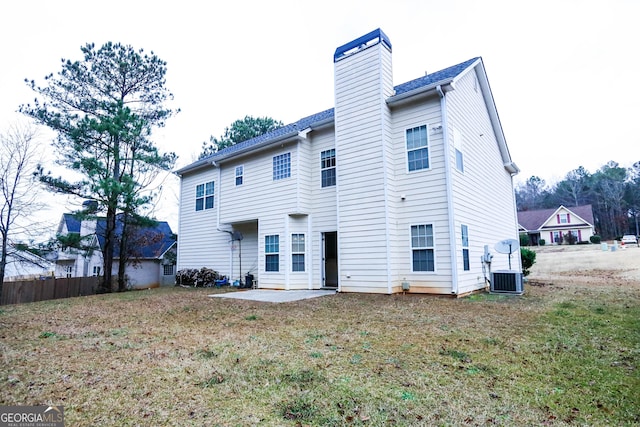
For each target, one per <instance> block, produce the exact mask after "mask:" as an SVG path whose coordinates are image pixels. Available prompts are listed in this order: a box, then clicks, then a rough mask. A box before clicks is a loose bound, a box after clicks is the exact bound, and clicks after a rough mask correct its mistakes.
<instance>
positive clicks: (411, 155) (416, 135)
mask: <svg viewBox="0 0 640 427" xmlns="http://www.w3.org/2000/svg"><path fill="white" fill-rule="evenodd" d="M407 160H408V166H409V171H416V170H420V169H428V168H429V148H428V142H427V126H426V125H422V126H419V127H415V128H412V129H407Z"/></svg>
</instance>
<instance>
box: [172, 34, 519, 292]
mask: <svg viewBox="0 0 640 427" xmlns="http://www.w3.org/2000/svg"><path fill="white" fill-rule="evenodd" d="M334 70H335V74H334V77H335V93H334V96H335V108H333V109H330V110H326V111H322V112H320V113H317V114H314V115H312V116H309V117H305V118H303V119H300V120H298V121H297V122H295V123H291V124H289V125H286V126H283V127H281V128H279V129H277V130H275V131H273V132H270V133H268V134H265V135H262V136H259V137H256V138H254V139H251V140H248V141H244V142H241V143H239V144H236V145H234V146H232V147H228V148H225V149H223V150H220V151H219V152H217V153H215V154H213V155H211V156H209V157H206V158H203V159H200V160H198V161H196V162H194V163H192V164H190V165H188V166H185V167H183V168H181V169H180V170H178V171H176V173H177V174H178V175H179V176H180V177H181V197H180V219H179V230H178V236H179V237H178V265H177V268H178V269H183V268H201V267H209V268H213V269H215V270H217V271H219V272H220V273H221V274H222V275H226V276H228V277H230V278H231V279H232V280H237V279H240V280H244V277H245V275H247V274H252V275H253V276H254V278H255V279H256V280H257V281H258V287H260V288H270V289H321V288H336V289H337V290H338V291H340V292H372V293H386V294H391V293H396V292H401V291H402V286H403V284H405V287H406V285H407V284H408V286H409V292H416V293H435V294H446V295H461V294H465V293H468V292H471V291H474V290H477V289H482V288H484V287H485V285H486V282H485V271H486V267H487V266H486V265H483V263H482V255H483V254H484V252H485V246H489V247H490V248H493V246H494V244H495V243H496V242H498V241H501V240H504V239H515V238H517V236H518V226H517V220H516V208H515V198H514V192H513V183H512V177H513V175H515V174H516V173H517V172H518V171H519V170H518V168H517V166H516V165H515V164H514V163H513V162H512V160H511V157H510V155H509V151H508V149H507V145H506V142H505V138H504V135H503V133H502V128H501V125H500V121H499V118H498V114H497V111H496V107H495V104H494V101H493V97H492V94H491V90H490V88H489V83H488V80H487V76H486V73H485V69H484V64H483V62H482V59H481V58H473V59H470V60H468V61H465V62H463V63H460V64H457V65H454V66H452V67H449V68H446V69H444V70H441V71H438V72H436V73H432V74H428V75H425V76H423V77H420V78H418V79H415V80H412V81H409V82H406V83H403V84H400V85H396V86H394V85H393V77H392V45H391V42H390V40H389V38H388V37H387V36H386V35H385V34H384V33H383V32H382V31H381V30H375V31H372V32H371V33H369V34H366V35H364V36H362V37H360V38H358V39H356V40H354V41H352V42H349V43H346V44H345V45H343V46H340V47H338V48H337V49H336V52H335V55H334ZM515 258H517V259H515V260H512V269H514V270H518V271H519V270H520V269H521V267H520V260H519V257H515ZM508 263H509V260H508V257H507V256H501V255H499V254H496V255H495V256H494V258H493V265H492V268H494V269H507V266H508ZM514 264H515V267H514Z"/></svg>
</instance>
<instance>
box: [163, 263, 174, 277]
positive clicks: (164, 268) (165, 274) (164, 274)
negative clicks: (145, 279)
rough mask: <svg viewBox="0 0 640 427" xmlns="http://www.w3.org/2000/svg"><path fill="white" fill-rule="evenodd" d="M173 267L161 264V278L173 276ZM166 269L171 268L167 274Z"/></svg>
mask: <svg viewBox="0 0 640 427" xmlns="http://www.w3.org/2000/svg"><path fill="white" fill-rule="evenodd" d="M175 267H176V266H175V265H173V264H163V265H162V275H163V276H173V275H174V274H175ZM167 268H171V270H170V271H171V272H170V273H169V274H167Z"/></svg>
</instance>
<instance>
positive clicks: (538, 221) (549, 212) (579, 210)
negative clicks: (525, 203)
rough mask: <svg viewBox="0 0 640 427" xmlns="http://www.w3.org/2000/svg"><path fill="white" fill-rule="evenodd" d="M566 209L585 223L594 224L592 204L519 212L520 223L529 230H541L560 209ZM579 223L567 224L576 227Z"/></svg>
mask: <svg viewBox="0 0 640 427" xmlns="http://www.w3.org/2000/svg"><path fill="white" fill-rule="evenodd" d="M561 209H566V210H567V211H569V213H570V214H573V215H575V216H577V217H578V218H580V219H582V220H583V221H584V224H583V225H590V226H593V208H592V206H591V205H582V206H574V207H571V208H567V207H565V206H560V207H558V208H552V209H539V210H534V211H521V212H518V224H520V226H521V227H522V228H524V229H525V230H527V231H536V230H540V229H541V228H542V226H543V225H544V224H545V223H546V222H547V221H549V220H550V219H551V218H552V217H554V216H555V215H557V213H558V211H560V210H561ZM563 225H565V224H563ZM577 225H580V224H579V223H572V224H566V226H567V227H571V226H573V227H575V226H577Z"/></svg>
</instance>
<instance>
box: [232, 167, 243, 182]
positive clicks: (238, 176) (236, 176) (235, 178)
mask: <svg viewBox="0 0 640 427" xmlns="http://www.w3.org/2000/svg"><path fill="white" fill-rule="evenodd" d="M238 170H240V174H239V175H238ZM234 171H235V172H234V173H235V177H234V181H235V184H236V187H239V186H241V185H242V184H244V165H238V166H236V167H235V169H234ZM238 179H240V183H238Z"/></svg>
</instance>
